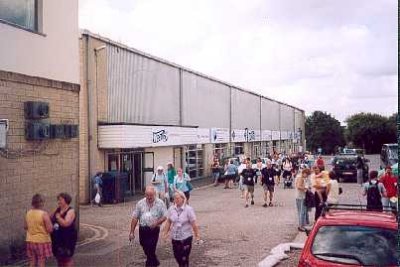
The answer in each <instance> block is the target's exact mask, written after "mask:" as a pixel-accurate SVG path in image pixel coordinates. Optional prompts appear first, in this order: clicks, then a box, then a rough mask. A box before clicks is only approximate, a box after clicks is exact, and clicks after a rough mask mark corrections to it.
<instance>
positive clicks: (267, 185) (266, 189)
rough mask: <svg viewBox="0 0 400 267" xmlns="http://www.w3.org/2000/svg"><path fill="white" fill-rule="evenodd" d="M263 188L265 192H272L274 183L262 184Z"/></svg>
mask: <svg viewBox="0 0 400 267" xmlns="http://www.w3.org/2000/svg"><path fill="white" fill-rule="evenodd" d="M263 188H264V191H265V192H267V191H269V192H271V193H273V192H274V190H275V186H274V185H270V184H264V185H263Z"/></svg>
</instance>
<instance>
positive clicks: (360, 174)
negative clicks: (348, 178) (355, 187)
mask: <svg viewBox="0 0 400 267" xmlns="http://www.w3.org/2000/svg"><path fill="white" fill-rule="evenodd" d="M363 166H364V162H363V159H362V158H361V156H357V161H356V169H357V184H359V185H360V186H362V184H363Z"/></svg>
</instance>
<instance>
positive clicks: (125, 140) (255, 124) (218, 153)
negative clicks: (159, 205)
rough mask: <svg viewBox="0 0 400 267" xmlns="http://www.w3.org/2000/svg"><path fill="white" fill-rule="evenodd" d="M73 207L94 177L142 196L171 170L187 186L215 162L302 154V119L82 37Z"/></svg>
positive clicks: (297, 112)
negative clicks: (155, 177)
mask: <svg viewBox="0 0 400 267" xmlns="http://www.w3.org/2000/svg"><path fill="white" fill-rule="evenodd" d="M81 57H82V65H81V66H82V71H81V75H82V76H81V77H82V82H81V104H82V105H81V109H80V115H81V132H80V134H81V138H80V144H81V146H80V148H81V150H80V163H81V165H80V185H81V188H80V189H81V190H80V200H81V201H82V202H87V201H89V198H90V194H89V188H90V179H89V178H90V177H91V176H93V175H94V174H95V173H96V172H98V171H122V172H127V173H128V176H129V178H128V183H129V185H128V193H130V194H135V193H138V192H143V189H144V187H145V186H146V184H148V183H149V179H150V177H151V175H152V173H153V171H154V167H155V166H158V165H163V166H164V167H166V164H167V163H168V162H172V163H174V164H175V166H176V167H182V168H184V170H186V171H187V172H188V174H189V175H190V176H191V177H192V178H195V179H197V178H204V177H207V176H208V175H210V165H211V162H212V160H213V158H214V157H218V158H220V159H223V158H225V157H231V156H236V155H241V154H246V155H247V156H249V157H251V158H255V157H258V156H260V157H265V156H266V154H267V153H272V151H273V150H275V151H277V152H286V153H291V152H297V151H299V150H301V149H303V147H304V146H303V145H302V141H303V140H304V136H303V138H302V137H301V136H302V135H304V134H303V133H304V123H305V115H304V111H303V110H301V109H299V108H296V107H293V106H290V105H287V104H284V103H281V102H278V101H275V100H272V99H269V98H267V97H264V96H261V95H259V94H256V93H253V92H250V91H247V90H244V89H242V88H239V87H237V86H235V85H231V84H228V83H226V82H224V81H220V80H218V79H216V78H213V77H209V76H206V75H204V74H201V73H198V72H196V71H193V70H190V69H187V68H185V67H182V66H179V65H177V64H175V63H172V62H168V61H166V60H163V59H160V58H157V57H154V56H151V55H148V54H146V53H144V52H141V51H138V50H136V49H133V48H130V47H127V46H126V45H123V44H120V43H117V42H114V41H112V40H110V39H107V38H105V37H101V36H99V35H96V34H93V33H90V32H88V31H83V32H82V36H81Z"/></svg>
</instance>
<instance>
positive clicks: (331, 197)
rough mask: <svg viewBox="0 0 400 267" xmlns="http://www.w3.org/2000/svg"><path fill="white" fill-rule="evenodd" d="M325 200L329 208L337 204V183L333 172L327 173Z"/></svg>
mask: <svg viewBox="0 0 400 267" xmlns="http://www.w3.org/2000/svg"><path fill="white" fill-rule="evenodd" d="M326 194H327V200H326V202H327V203H328V205H330V206H334V205H337V204H339V182H338V180H337V175H336V173H335V172H334V171H330V172H329V183H328V185H327V187H326Z"/></svg>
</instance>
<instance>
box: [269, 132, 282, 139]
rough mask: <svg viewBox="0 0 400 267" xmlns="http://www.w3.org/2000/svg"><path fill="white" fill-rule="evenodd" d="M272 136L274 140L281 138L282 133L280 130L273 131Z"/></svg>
mask: <svg viewBox="0 0 400 267" xmlns="http://www.w3.org/2000/svg"><path fill="white" fill-rule="evenodd" d="M271 136H272V140H273V141H277V140H279V139H281V135H280V132H279V131H272V132H271Z"/></svg>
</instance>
